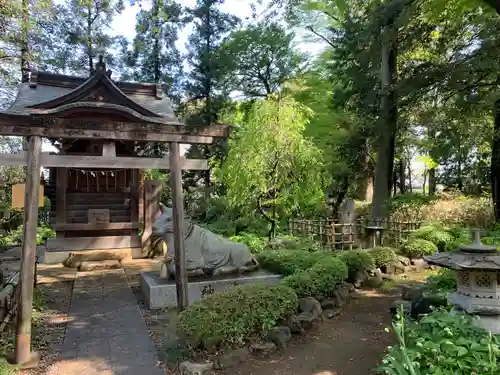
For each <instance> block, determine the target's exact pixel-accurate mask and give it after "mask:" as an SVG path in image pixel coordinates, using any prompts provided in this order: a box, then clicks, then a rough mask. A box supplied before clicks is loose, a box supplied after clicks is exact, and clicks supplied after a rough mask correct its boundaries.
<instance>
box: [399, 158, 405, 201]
mask: <svg viewBox="0 0 500 375" xmlns="http://www.w3.org/2000/svg"><path fill="white" fill-rule="evenodd" d="M405 171H406V168H405V161H404V159H403V158H401V160H400V161H399V192H400V193H401V194H404V193H406V184H405V182H406V173H405Z"/></svg>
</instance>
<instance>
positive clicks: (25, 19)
mask: <svg viewBox="0 0 500 375" xmlns="http://www.w3.org/2000/svg"><path fill="white" fill-rule="evenodd" d="M21 7H22V10H21V11H22V21H21V46H20V47H21V82H28V81H29V71H30V65H29V61H30V56H29V55H30V51H29V27H30V25H29V2H28V0H23V1H22V4H21Z"/></svg>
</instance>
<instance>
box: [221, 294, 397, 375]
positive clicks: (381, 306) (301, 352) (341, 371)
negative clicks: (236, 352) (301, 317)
mask: <svg viewBox="0 0 500 375" xmlns="http://www.w3.org/2000/svg"><path fill="white" fill-rule="evenodd" d="M393 300H394V297H391V296H387V295H382V294H378V293H376V292H365V293H363V294H362V295H360V296H358V298H356V299H353V300H352V301H351V302H349V304H348V305H347V306H346V307H345V308H344V310H343V311H342V313H341V314H340V315H338V316H336V317H335V318H333V319H331V320H327V321H325V322H324V323H323V324H321V325H320V326H318V327H317V329H316V330H314V331H311V332H309V333H308V334H307V335H304V336H302V337H298V338H295V339H294V340H293V342H292V343H291V344H290V346H289V347H288V348H286V349H285V351H284V353H283V355H279V354H276V355H275V356H272V357H271V358H268V359H266V360H258V359H250V360H249V361H248V362H246V363H244V364H243V365H241V366H239V367H236V368H234V369H229V370H227V371H221V372H217V374H218V375H256V374H262V375H285V374H286V375H369V374H374V372H373V369H374V368H375V367H377V365H378V363H379V361H380V360H381V359H382V356H383V354H384V352H385V350H386V348H387V346H388V345H391V344H392V343H393V334H392V333H388V332H385V328H387V327H389V326H390V324H391V317H390V314H389V306H390V304H391V302H392V301H393Z"/></svg>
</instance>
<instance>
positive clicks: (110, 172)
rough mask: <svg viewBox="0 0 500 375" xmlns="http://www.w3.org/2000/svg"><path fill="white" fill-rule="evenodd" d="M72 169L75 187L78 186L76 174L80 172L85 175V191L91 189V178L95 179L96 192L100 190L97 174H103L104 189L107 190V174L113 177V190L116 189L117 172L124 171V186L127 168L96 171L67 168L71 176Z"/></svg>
mask: <svg viewBox="0 0 500 375" xmlns="http://www.w3.org/2000/svg"><path fill="white" fill-rule="evenodd" d="M72 171H74V172H75V177H76V178H75V189H78V188H79V184H78V182H79V177H78V175H79V174H80V173H82V174H83V175H85V180H86V186H85V189H86V191H87V192H89V191H90V190H91V187H92V186H93V185H92V182H93V180H92V179H95V186H96V190H97V192H99V191H100V185H99V175H101V176H104V180H105V185H106V191H108V190H109V179H108V176H111V177H114V182H115V186H114V188H115V190H117V189H118V174H119V173H120V172H125V174H124V177H125V186H126V185H127V172H126V171H127V169H115V170H105V171H96V170H85V169H75V168H69V175H70V176H72V175H73V174H72Z"/></svg>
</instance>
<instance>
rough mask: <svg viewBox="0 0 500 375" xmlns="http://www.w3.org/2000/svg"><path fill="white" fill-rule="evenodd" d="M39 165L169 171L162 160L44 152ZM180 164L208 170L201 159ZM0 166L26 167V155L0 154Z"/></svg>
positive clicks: (205, 163)
mask: <svg viewBox="0 0 500 375" xmlns="http://www.w3.org/2000/svg"><path fill="white" fill-rule="evenodd" d="M41 163H42V165H43V166H44V167H58V168H68V167H71V168H130V169H148V168H159V169H170V162H169V161H168V160H166V159H163V158H148V157H128V156H116V157H111V156H110V157H107V156H82V155H51V154H49V153H45V152H44V153H42V155H41ZM180 163H181V168H182V169H183V170H207V169H208V163H207V161H206V160H203V159H186V158H181V160H180ZM0 165H13V166H24V165H26V153H24V152H20V153H18V154H0Z"/></svg>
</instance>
